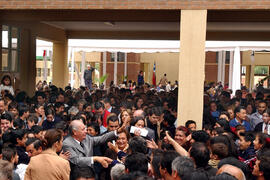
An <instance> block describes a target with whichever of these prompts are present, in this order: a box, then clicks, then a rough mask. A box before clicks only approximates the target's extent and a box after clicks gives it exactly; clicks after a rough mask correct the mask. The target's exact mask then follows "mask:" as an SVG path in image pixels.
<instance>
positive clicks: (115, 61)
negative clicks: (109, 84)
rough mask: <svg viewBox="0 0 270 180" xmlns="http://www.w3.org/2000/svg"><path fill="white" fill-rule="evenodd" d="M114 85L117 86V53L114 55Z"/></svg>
mask: <svg viewBox="0 0 270 180" xmlns="http://www.w3.org/2000/svg"><path fill="white" fill-rule="evenodd" d="M113 83H114V84H115V85H117V52H115V53H114V70H113Z"/></svg>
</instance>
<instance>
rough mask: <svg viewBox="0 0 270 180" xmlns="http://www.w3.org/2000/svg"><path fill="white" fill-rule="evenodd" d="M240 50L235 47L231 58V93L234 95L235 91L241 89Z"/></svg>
mask: <svg viewBox="0 0 270 180" xmlns="http://www.w3.org/2000/svg"><path fill="white" fill-rule="evenodd" d="M240 61H241V60H240V48H239V47H235V50H234V57H233V75H232V91H233V94H235V91H236V90H238V89H240V88H241V62H240Z"/></svg>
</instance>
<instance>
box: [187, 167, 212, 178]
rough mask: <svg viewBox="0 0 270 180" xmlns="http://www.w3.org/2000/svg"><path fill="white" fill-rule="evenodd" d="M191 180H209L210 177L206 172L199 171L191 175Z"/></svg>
mask: <svg viewBox="0 0 270 180" xmlns="http://www.w3.org/2000/svg"><path fill="white" fill-rule="evenodd" d="M189 180H209V176H208V173H207V172H206V171H204V170H202V169H199V170H195V171H194V172H193V173H192V174H190V176H189Z"/></svg>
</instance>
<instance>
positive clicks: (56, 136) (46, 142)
mask: <svg viewBox="0 0 270 180" xmlns="http://www.w3.org/2000/svg"><path fill="white" fill-rule="evenodd" d="M62 138H63V137H62V131H61V130H59V129H49V130H48V131H47V132H46V134H45V136H44V139H43V140H42V145H43V149H48V148H51V147H52V146H53V144H54V143H56V142H59V141H61V140H62Z"/></svg>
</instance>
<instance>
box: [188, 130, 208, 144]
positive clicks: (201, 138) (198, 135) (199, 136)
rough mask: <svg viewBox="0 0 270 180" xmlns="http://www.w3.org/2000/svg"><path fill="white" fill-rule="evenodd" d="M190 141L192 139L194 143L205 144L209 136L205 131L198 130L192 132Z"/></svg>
mask: <svg viewBox="0 0 270 180" xmlns="http://www.w3.org/2000/svg"><path fill="white" fill-rule="evenodd" d="M192 139H194V141H195V142H202V143H207V142H208V140H209V139H210V136H209V135H208V134H207V133H206V132H205V131H203V130H199V131H194V132H192Z"/></svg>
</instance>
